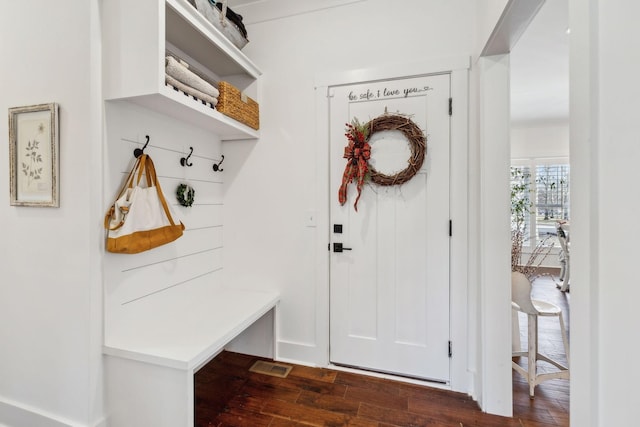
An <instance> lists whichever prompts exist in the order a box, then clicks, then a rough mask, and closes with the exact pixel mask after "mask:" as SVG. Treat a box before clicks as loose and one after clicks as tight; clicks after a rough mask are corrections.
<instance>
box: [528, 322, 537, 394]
mask: <svg viewBox="0 0 640 427" xmlns="http://www.w3.org/2000/svg"><path fill="white" fill-rule="evenodd" d="M528 317H529V319H528V325H527V326H528V329H529V337H528V338H529V339H528V341H529V342H528V347H529V348H528V350H529V356H528V357H527V359H528V360H527V364H528V370H527V382H528V383H529V397H530V398H531V399H533V394H534V389H535V387H536V374H537V368H536V366H537V364H536V360H537V358H538V316H536V315H535V314H529V315H528Z"/></svg>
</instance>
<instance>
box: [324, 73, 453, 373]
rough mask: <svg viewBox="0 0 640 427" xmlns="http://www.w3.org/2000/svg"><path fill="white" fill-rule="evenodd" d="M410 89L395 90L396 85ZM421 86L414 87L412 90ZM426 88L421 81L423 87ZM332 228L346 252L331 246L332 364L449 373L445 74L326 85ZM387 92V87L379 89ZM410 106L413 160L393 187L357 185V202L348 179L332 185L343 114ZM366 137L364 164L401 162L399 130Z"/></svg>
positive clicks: (403, 148)
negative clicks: (417, 134)
mask: <svg viewBox="0 0 640 427" xmlns="http://www.w3.org/2000/svg"><path fill="white" fill-rule="evenodd" d="M408 88H417V89H418V90H415V91H410V92H409V93H408V94H407V96H406V97H405V96H403V95H404V93H405V89H408ZM419 89H422V90H419ZM424 89H426V90H424ZM330 93H331V100H330V139H331V142H330V143H331V147H330V154H331V190H332V192H333V194H332V202H331V221H332V224H342V225H343V233H341V234H338V233H332V242H340V243H343V245H344V246H345V247H347V248H351V250H349V251H344V252H341V253H333V252H332V254H331V278H330V280H331V285H330V287H331V289H330V291H331V313H330V318H331V327H330V333H331V342H330V344H331V350H330V353H331V354H330V357H331V361H332V363H335V364H340V365H348V366H356V367H361V368H364V369H371V370H377V371H381V372H390V373H395V374H399V375H405V376H410V377H417V378H425V379H431V380H437V381H444V382H446V381H448V380H449V357H448V340H449V236H448V223H449V115H448V102H449V93H450V91H449V75H448V74H445V75H437V76H424V77H417V78H412V79H399V80H392V81H384V82H375V83H366V84H354V85H350V86H341V87H333V88H330ZM387 94H389V95H388V96H387ZM385 111H388V112H389V113H401V114H404V115H410V116H411V119H412V120H413V122H414V123H415V124H416V125H418V126H419V127H420V128H421V129H422V130H423V131H425V133H426V135H427V154H426V159H425V162H424V164H423V167H422V169H421V170H420V172H419V173H418V174H416V175H415V176H414V177H413V178H412V179H411V180H409V181H407V182H406V183H404V184H403V185H400V186H388V187H382V186H378V185H375V184H373V183H370V184H366V185H365V187H364V189H363V192H362V195H361V198H360V201H359V202H358V211H357V212H356V211H355V210H354V207H353V202H354V200H355V198H356V196H357V192H356V191H355V184H352V185H350V188H349V191H348V199H347V203H346V204H345V205H344V206H340V204H339V203H338V198H337V191H338V188H339V186H340V183H341V180H342V173H343V171H344V167H345V162H346V159H343V157H342V155H343V151H344V147H345V146H346V145H347V139H346V137H345V136H344V133H345V123H350V122H351V121H352V119H353V118H358V119H359V120H360V122H362V123H365V122H368V121H369V120H371V119H373V118H375V117H378V116H380V115H381V114H384V112H385ZM379 134H383V133H382V132H380V133H376V134H375V135H374V136H373V137H372V138H371V139H370V143H371V147H372V154H371V160H370V163H371V164H374V165H375V167H376V168H377V169H378V170H380V169H381V168H383V167H384V168H386V167H392V166H394V165H396V166H397V165H398V164H399V163H398V157H399V158H400V166H399V168H398V167H396V169H392V170H390V171H387V172H386V173H387V174H389V175H393V174H394V173H396V172H399V171H400V170H402V169H403V168H404V167H406V160H404V165H402V159H407V158H408V157H409V146H408V143H407V141H406V138H404V136H403V135H402V134H400V133H399V132H396V133H393V132H391V133H390V134H388V135H387V134H386V132H385V133H384V134H385V135H383V136H381V139H380V141H379V140H378V138H377V137H378V136H380V135H379Z"/></svg>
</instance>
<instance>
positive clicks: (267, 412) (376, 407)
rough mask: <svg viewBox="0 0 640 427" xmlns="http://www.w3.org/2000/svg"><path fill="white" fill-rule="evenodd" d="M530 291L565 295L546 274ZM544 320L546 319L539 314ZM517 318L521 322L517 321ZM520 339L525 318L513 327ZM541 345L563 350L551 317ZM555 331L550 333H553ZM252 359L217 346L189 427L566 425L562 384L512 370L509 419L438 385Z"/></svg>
mask: <svg viewBox="0 0 640 427" xmlns="http://www.w3.org/2000/svg"><path fill="white" fill-rule="evenodd" d="M534 297H538V298H541V299H543V298H544V299H546V300H548V301H553V302H555V303H557V304H559V305H561V306H562V307H563V310H564V312H565V316H566V321H567V323H566V325H567V327H568V325H569V323H568V295H567V294H564V293H561V292H560V291H558V290H557V289H556V288H555V284H554V283H553V281H552V280H551V279H550V278H542V279H539V280H537V281H536V282H535V284H534ZM545 321H546V319H545ZM523 323H524V322H523ZM520 328H521V336H522V339H523V345H526V323H524V324H521V325H520ZM540 330H541V334H542V335H543V336H544V338H542V337H541V339H540V345H541V348H542V349H543V350H545V351H548V352H549V353H550V354H552V355H559V354H562V341H561V338H560V334H559V330H558V326H557V321H556V323H555V324H553V323H551V324H546V323H543V321H542V320H541V322H540ZM556 335H557V336H556ZM256 360H259V358H256V357H253V356H247V355H241V354H237V353H229V352H223V353H222V354H220V355H219V356H218V357H216V358H215V359H214V360H213V361H211V362H210V363H209V364H208V365H206V366H205V367H203V368H202V369H201V370H200V371H198V372H197V373H196V376H195V388H196V426H197V427H205V426H216V427H232V426H233V427H291V426H329V427H337V426H356V427H409V426H416V427H418V426H420V427H422V426H439V427H440V426H441V427H445V426H446V427H470V426H481V427H512V426H513V427H551V426H556V427H558V426H568V425H569V382H568V381H566V380H552V381H548V382H545V383H543V384H541V385H539V386H537V387H536V397H535V399H533V400H531V399H529V394H528V393H529V392H528V387H527V383H526V382H525V381H524V379H523V378H522V377H520V376H519V375H518V374H515V373H514V375H513V380H514V381H513V391H514V395H513V401H514V417H513V418H504V417H498V416H495V415H489V414H485V413H483V412H481V411H480V410H479V408H478V405H477V404H476V403H475V402H474V401H472V400H471V399H470V398H469V397H468V396H466V395H464V394H460V393H454V392H450V391H445V390H439V389H434V388H429V387H421V386H417V385H412V384H407V383H404V382H397V381H392V380H387V379H379V378H374V377H370V376H363V375H356V374H353V373H348V372H343V371H336V370H330V369H320V368H309V367H304V366H298V365H292V366H293V369H292V370H291V372H290V373H289V375H288V376H287V378H277V377H273V376H269V375H265V374H260V373H254V372H250V371H249V368H250V367H251V366H252V365H253V363H254V362H255V361H256Z"/></svg>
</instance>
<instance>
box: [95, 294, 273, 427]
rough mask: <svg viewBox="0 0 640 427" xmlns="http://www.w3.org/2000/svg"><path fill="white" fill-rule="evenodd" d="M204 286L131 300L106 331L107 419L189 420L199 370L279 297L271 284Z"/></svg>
mask: <svg viewBox="0 0 640 427" xmlns="http://www.w3.org/2000/svg"><path fill="white" fill-rule="evenodd" d="M199 289H200V291H198V288H196V289H194V292H190V293H185V292H171V289H169V290H167V291H165V292H161V293H158V294H157V295H153V296H152V297H151V298H144V299H142V300H140V301H134V302H132V303H130V304H127V305H129V306H130V307H126V306H125V307H123V308H122V310H121V311H120V313H119V316H118V321H117V322H112V324H111V328H110V329H109V331H108V332H107V331H105V341H104V346H103V353H104V355H105V356H104V357H105V365H104V366H105V381H106V403H107V407H108V408H109V412H110V413H109V415H108V425H109V426H113V427H129V426H131V427H140V426H154V427H163V426H166V427H192V426H193V425H194V401H195V390H194V374H195V372H196V371H198V369H200V368H201V367H202V366H204V365H205V364H206V363H207V362H209V361H210V360H211V359H213V358H214V357H215V356H216V355H217V354H218V353H220V352H221V351H222V350H223V349H224V348H225V346H226V345H227V344H228V343H229V342H230V341H231V340H233V339H234V338H235V337H237V336H238V335H239V334H240V333H242V332H243V331H244V330H245V329H247V328H248V327H249V326H251V325H252V324H253V323H254V322H256V321H257V320H258V319H260V318H261V317H262V316H264V315H265V314H266V313H268V312H269V311H271V310H274V312H275V310H276V306H277V303H278V299H279V295H278V293H277V292H272V291H255V290H244V289H233V288H225V287H215V288H213V289H209V287H202V288H199ZM275 318H276V314H275V313H274V315H273V323H275ZM114 323H116V324H114ZM274 339H275V327H274Z"/></svg>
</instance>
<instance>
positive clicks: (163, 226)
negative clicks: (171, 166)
mask: <svg viewBox="0 0 640 427" xmlns="http://www.w3.org/2000/svg"><path fill="white" fill-rule="evenodd" d="M143 174H144V175H145V177H146V184H147V185H146V187H142V186H141V185H140V182H141V180H142V175H143ZM134 182H135V185H134ZM173 216H174V214H173V212H172V211H171V207H170V206H169V205H168V204H167V201H166V200H165V198H164V195H163V194H162V189H161V188H160V183H159V182H158V178H157V176H156V170H155V167H154V165H153V161H152V160H151V158H150V157H149V156H148V155H147V154H142V155H141V156H140V157H138V160H136V163H135V165H134V166H133V169H132V170H131V172H130V173H129V176H128V177H127V180H126V181H125V185H124V186H123V188H122V189H121V190H120V194H119V195H118V197H117V198H116V201H115V202H114V204H113V205H112V206H111V208H110V209H109V211H108V212H107V214H106V216H105V219H104V227H105V228H106V229H107V251H109V252H115V253H125V254H135V253H139V252H142V251H146V250H149V249H152V248H155V247H157V246H160V245H164V244H166V243H169V242H173V241H174V240H176V239H177V238H179V237H180V236H182V232H183V231H184V225H183V224H182V222H180V223H179V224H176V223H175V221H174V220H173Z"/></svg>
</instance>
